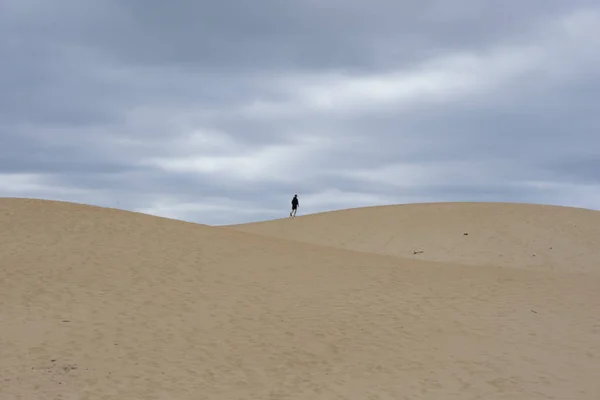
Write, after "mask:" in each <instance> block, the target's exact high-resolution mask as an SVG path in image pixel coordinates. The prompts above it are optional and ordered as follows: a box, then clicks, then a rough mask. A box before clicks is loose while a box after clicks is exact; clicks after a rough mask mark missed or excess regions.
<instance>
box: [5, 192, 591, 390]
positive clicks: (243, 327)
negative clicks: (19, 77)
mask: <svg viewBox="0 0 600 400" xmlns="http://www.w3.org/2000/svg"><path fill="white" fill-rule="evenodd" d="M427 207H429V211H430V212H428V213H424V212H423V214H427V215H428V216H429V217H426V216H423V217H422V218H416V217H414V216H410V215H409V214H410V213H409V212H407V211H406V210H407V209H402V207H395V208H394V207H390V208H371V209H363V210H351V211H343V212H339V213H331V214H322V215H314V216H310V217H309V216H307V217H302V218H300V217H298V218H296V219H295V220H285V221H276V222H269V223H266V224H263V225H256V224H255V225H252V226H250V225H246V226H242V227H240V226H237V227H235V228H232V227H225V228H223V227H209V226H204V225H197V224H191V223H185V222H181V221H174V220H169V219H165V218H158V217H152V216H148V215H143V214H136V213H130V212H125V211H119V210H113V209H104V208H98V207H90V206H85V205H77V204H70V203H60V202H51V201H41V200H24V199H1V200H0V243H1V246H0V327H1V330H0V399H2V400H5V399H6V400H13V399H64V400H72V399H103V400H105V399H144V400H145V399H165V400H184V399H185V400H187V399H216V400H220V399H273V400H275V399H311V400H312V399H352V400H354V399H356V400H358V399H360V400H363V399H385V400H389V399H445V400H447V399H461V400H467V399H528V400H529V399H569V400H571V399H573V400H574V399H594V400H596V399H598V398H599V397H600V381H598V379H597V378H598V371H600V314H599V313H598V310H600V290H599V289H600V277H599V276H598V275H597V274H596V271H597V269H598V267H597V265H598V261H599V259H598V257H597V254H598V253H597V252H594V251H596V250H594V249H593V246H592V245H591V243H598V242H599V241H598V239H600V237H599V236H598V231H597V230H594V227H593V223H594V221H595V220H596V221H597V218H598V217H597V216H596V214H594V213H593V212H589V211H583V210H571V209H561V210H554V209H552V210H550V209H548V208H545V207H540V206H527V207H520V206H515V207H514V208H513V209H511V208H510V207H507V208H506V209H505V210H509V209H511V210H514V211H510V212H514V213H515V214H517V217H516V218H514V219H513V222H507V218H506V216H507V214H506V213H509V211H498V210H499V207H500V206H497V205H494V206H492V205H478V204H471V205H461V206H456V205H455V206H452V205H447V206H440V208H436V207H433V206H427ZM444 207H446V208H444ZM457 207H458V208H460V207H463V208H462V209H461V210H462V211H461V212H462V215H463V216H464V215H470V216H473V217H472V219H469V223H464V221H465V219H464V218H463V219H461V217H460V215H457V214H456V210H457ZM417 208H418V207H417V206H415V208H414V209H417ZM500 208H502V207H500ZM424 209H425V208H423V209H422V210H424ZM486 209H487V210H488V212H486V211H485V210H486ZM402 210H404V211H402ZM433 210H436V211H433ZM444 210H445V211H444ZM469 210H470V211H469ZM494 210H495V211H494ZM402 213H404V215H405V216H404V217H402V218H400V217H397V218H398V219H397V220H396V222H394V221H391V220H390V219H391V218H396V217H391V216H392V215H400V214H402ZM488 213H489V214H490V215H492V216H489V215H488ZM502 213H505V214H502ZM344 214H345V216H344ZM359 214H362V216H360V215H359ZM450 214H452V215H450ZM386 215H387V217H386ZM494 215H495V216H494ZM548 215H551V216H552V215H553V217H552V218H551V219H553V220H554V223H555V224H556V225H547V222H546V221H547V219H546V218H549V217H548ZM434 216H437V218H438V220H437V222H436V220H435V219H434ZM428 218H429V219H428ZM486 218H487V219H486ZM327 219H329V221H327ZM519 219H521V220H522V221H523V223H524V225H523V226H524V229H529V232H530V233H529V234H530V235H533V236H535V237H531V236H527V233H526V232H525V233H516V232H513V233H512V235H513V236H514V238H513V239H508V238H506V237H507V235H508V234H510V232H511V229H512V228H511V226H513V227H514V226H517V225H511V224H515V223H516V222H514V221H516V220H519ZM424 220H425V222H426V223H424ZM311 221H312V223H314V224H315V226H313V225H312V224H311ZM350 221H355V222H354V223H351V222H350ZM360 221H363V222H362V223H361V222H360ZM461 221H463V224H462V225H461V224H460V222H461ZM478 221H479V223H481V225H477V224H478ZM485 221H487V222H485ZM490 221H496V222H497V225H498V226H497V230H496V231H495V232H496V233H493V232H494V226H493V225H490ZM527 221H528V222H527ZM400 222H402V223H401V224H400ZM455 223H458V225H459V226H458V227H457V226H453V224H455ZM286 224H287V225H289V226H290V227H286V226H285V225H286ZM336 224H340V225H339V226H335V225H336ZM411 224H412V225H411ZM544 224H546V225H544ZM569 224H576V225H577V228H578V230H577V229H575V228H572V229H571V228H568V227H569V226H570V225H569ZM378 226H379V229H378V228H377V227H378ZM552 226H555V227H556V231H555V235H553V234H552V232H551V230H550V229H551V227H552ZM425 227H429V229H431V232H430V233H431V235H432V236H431V237H432V238H431V239H430V240H429V241H427V242H424V241H423V240H425V239H426V238H427V237H428V236H427V234H426V231H425V229H426V228H425ZM362 228H364V229H365V231H364V232H365V233H362V232H363V231H362V230H361V229H362ZM567 228H568V229H567ZM238 229H245V230H252V231H254V230H256V231H257V232H258V231H260V233H261V234H262V235H258V234H254V233H248V232H241V231H239V230H238ZM386 229H393V232H391V233H390V232H389V231H388V232H387V237H388V240H389V239H390V237H391V238H392V241H393V240H396V242H394V243H396V244H395V245H393V246H392V245H386V244H385V242H384V241H382V240H384V238H385V235H386V233H385V231H386ZM569 229H571V230H569ZM463 230H468V231H469V233H470V234H469V236H468V239H469V240H473V241H476V240H480V241H482V242H481V243H486V246H488V247H487V248H486V249H487V250H485V251H480V252H479V253H477V254H476V255H469V254H467V253H468V252H471V254H472V253H473V252H474V251H478V246H477V245H476V243H471V244H470V245H469V246H471V247H467V246H466V245H463V247H462V248H461V249H460V251H458V250H456V251H455V252H452V251H450V250H451V249H452V246H451V243H452V241H453V240H456V241H457V243H460V242H458V241H460V240H464V239H465V238H463V237H462V234H463ZM327 232H329V234H327ZM443 232H446V233H447V234H450V233H452V234H456V235H457V236H459V238H458V239H448V238H447V236H444V235H443V234H442V233H443ZM482 232H488V233H489V235H490V237H497V238H498V237H500V238H503V239H502V240H501V241H500V242H498V241H497V242H495V243H496V245H497V246H500V247H498V249H496V252H498V251H501V252H505V253H506V254H510V255H511V257H513V259H514V260H516V261H517V263H518V264H523V265H526V263H525V262H524V257H525V253H524V250H523V248H525V247H526V246H524V245H523V243H525V242H527V241H529V242H533V240H534V239H535V240H541V239H540V238H539V237H537V235H540V232H545V235H546V236H544V238H543V240H545V241H546V242H545V243H544V244H543V245H544V246H546V245H547V244H549V242H550V241H551V242H552V247H553V250H555V251H553V252H551V253H544V254H545V256H544V257H545V260H546V262H547V263H548V264H549V265H551V266H552V268H547V269H544V268H507V267H505V266H503V265H497V266H494V265H493V264H502V263H499V262H498V258H496V257H491V256H490V258H489V259H486V258H485V255H486V254H488V253H489V254H492V253H493V252H494V248H493V244H492V243H489V242H486V241H484V240H483V239H481V238H479V239H478V238H477V235H478V234H482ZM264 235H271V237H268V236H264ZM319 235H320V237H321V239H319V237H318V236H319ZM344 235H345V236H344ZM594 235H595V236H594ZM277 236H281V237H277ZM393 237H395V238H396V239H393ZM403 237H404V238H413V239H412V240H416V239H414V238H422V239H423V240H422V241H420V242H418V241H415V242H414V245H417V244H418V245H421V246H425V244H428V245H429V247H425V248H424V250H425V253H423V254H422V256H428V257H431V258H432V259H438V260H443V261H445V262H443V263H441V262H431V261H423V260H411V259H409V257H412V256H413V255H412V254H408V255H407V254H405V252H404V251H400V250H397V249H398V248H399V247H398V246H400V243H401V240H400V239H401V238H403ZM436 237H437V238H444V240H445V242H444V243H445V246H446V247H445V252H443V251H442V250H439V249H438V250H435V249H434V248H433V244H434V243H435V238H436ZM369 238H370V239H369ZM578 238H579V239H581V240H579V239H578ZM290 239H295V240H290ZM350 240H354V241H355V243H354V245H353V244H351V243H349V241H350ZM369 240H371V242H369ZM440 240H441V239H440ZM490 240H491V239H490ZM511 240H512V242H511ZM308 242H313V243H308ZM344 242H346V243H344ZM575 242H577V243H578V246H580V247H578V248H577V249H579V250H577V251H580V252H581V254H578V253H576V251H575V250H572V248H571V244H573V243H575ZM323 243H324V244H325V245H322V244H323ZM511 243H513V246H515V247H517V248H513V247H511ZM386 246H387V247H386ZM394 246H396V247H394ZM540 246H541V245H540ZM344 247H346V248H344ZM355 247H356V248H357V249H358V250H361V251H354V250H352V249H354V248H355ZM407 248H408V249H410V246H409V247H407ZM394 249H396V250H394ZM541 249H542V248H541V247H540V249H539V250H538V251H540V250H541ZM435 251H437V253H434V252H435ZM568 251H571V252H572V253H568ZM486 252H488V253H486ZM377 253H380V254H377ZM584 253H586V254H584ZM435 254H437V256H435V257H434V256H433V255H435ZM568 254H572V255H575V256H576V257H577V258H576V262H577V263H576V267H575V268H567V267H566V266H564V265H562V264H561V262H562V261H560V260H564V259H566V258H567V257H568V256H569V255H568ZM404 257H407V258H404ZM461 257H462V258H461ZM520 257H521V258H520ZM561 257H562V258H561ZM477 260H479V263H476V261H477ZM457 261H460V262H463V264H460V263H458V262H457ZM467 262H471V263H472V265H467ZM475 264H476V265H475ZM571 271H575V272H571Z"/></svg>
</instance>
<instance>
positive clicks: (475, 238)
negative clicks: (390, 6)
mask: <svg viewBox="0 0 600 400" xmlns="http://www.w3.org/2000/svg"><path fill="white" fill-rule="evenodd" d="M231 227H232V228H235V229H238V230H240V231H244V232H250V233H257V234H261V235H266V236H272V237H280V238H288V239H293V240H297V241H302V242H307V243H315V244H319V245H325V246H332V247H338V248H343V249H351V250H358V251H364V252H369V253H376V254H387V255H393V256H401V257H405V258H413V259H425V260H432V261H444V262H448V261H449V262H457V263H463V264H470V265H486V264H493V265H502V266H510V267H519V268H536V269H543V270H559V269H560V270H567V271H571V272H586V273H600V245H599V244H600V241H599V240H600V212H598V211H592V210H586V209H580V208H571V207H557V206H542V205H532V204H518V203H429V204H408V205H399V206H378V207H366V208H357V209H351V210H342V211H336V212H327V213H320V214H312V215H307V216H303V217H296V219H295V220H294V221H293V223H291V221H288V219H282V220H275V221H266V222H259V223H251V224H242V225H233V226H231ZM465 233H466V234H467V235H465Z"/></svg>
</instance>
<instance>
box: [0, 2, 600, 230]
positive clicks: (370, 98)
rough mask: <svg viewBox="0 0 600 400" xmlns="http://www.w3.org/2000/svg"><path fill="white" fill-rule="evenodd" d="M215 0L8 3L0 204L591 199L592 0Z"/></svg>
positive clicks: (596, 35)
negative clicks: (7, 199)
mask: <svg viewBox="0 0 600 400" xmlns="http://www.w3.org/2000/svg"><path fill="white" fill-rule="evenodd" d="M212 3H214V4H211V3H210V2H197V1H193V0H179V1H176V2H174V3H171V4H168V5H167V3H165V2H163V1H158V0H145V1H143V2H142V1H141V0H132V1H128V2H120V1H116V0H102V1H100V0H91V1H87V2H81V1H76V0H61V1H58V0H5V1H3V2H2V3H1V4H0V34H1V35H0V38H1V39H0V50H1V51H2V54H3V61H2V62H1V63H0V87H2V90H0V110H1V112H0V196H18V197H42V198H51V199H61V200H69V201H77V202H85V203H91V204H98V205H103V206H110V207H119V208H124V209H130V210H136V211H143V212H148V213H152V214H156V215H162V216H167V217H173V218H180V219H186V220H191V221H197V222H202V223H207V224H226V223H238V222H246V221H253V220H260V219H268V218H277V217H283V216H285V215H286V213H287V212H288V208H289V202H290V200H291V196H292V195H293V194H294V193H298V194H299V196H300V201H301V209H300V212H301V213H309V212H318V211H325V210H331V209H338V208H346V207H356V206H365V205H376V204H388V203H403V202H421V201H525V202H537V203H550V204H563V205H571V206H582V207H588V208H596V209H600V189H599V186H598V184H599V183H600V173H599V172H598V171H600V168H599V167H600V134H598V132H599V131H600V130H599V128H600V113H598V105H597V104H598V100H599V99H600V6H598V5H597V4H596V2H592V1H583V0H581V1H574V2H571V3H567V2H565V1H558V0H550V1H543V2H542V1H541V0H539V1H538V0H536V1H530V2H527V3H517V2H516V1H512V0H511V1H508V2H502V3H498V4H497V5H492V6H489V5H483V3H481V2H476V1H473V0H459V1H455V2H452V3H449V2H447V1H441V0H440V1H424V2H416V1H408V2H397V1H393V0H375V1H372V2H354V1H350V2H348V1H344V2H342V1H337V0H333V1H328V2H317V1H305V2H296V3H295V4H291V3H290V4H288V3H287V2H280V1H274V0H259V1H255V2H250V3H249V2H233V1H221V2H212Z"/></svg>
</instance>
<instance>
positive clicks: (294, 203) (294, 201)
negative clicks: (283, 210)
mask: <svg viewBox="0 0 600 400" xmlns="http://www.w3.org/2000/svg"><path fill="white" fill-rule="evenodd" d="M299 205H300V202H299V201H298V195H297V194H295V195H294V198H293V199H292V212H290V217H295V216H296V211H298V206H299Z"/></svg>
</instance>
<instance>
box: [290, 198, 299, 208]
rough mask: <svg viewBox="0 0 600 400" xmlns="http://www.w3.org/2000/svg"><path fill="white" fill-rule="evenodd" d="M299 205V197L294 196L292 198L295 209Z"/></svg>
mask: <svg viewBox="0 0 600 400" xmlns="http://www.w3.org/2000/svg"><path fill="white" fill-rule="evenodd" d="M298 205H300V202H299V201H298V199H297V198H296V197H294V198H293V199H292V209H293V210H295V209H296V208H298Z"/></svg>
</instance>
